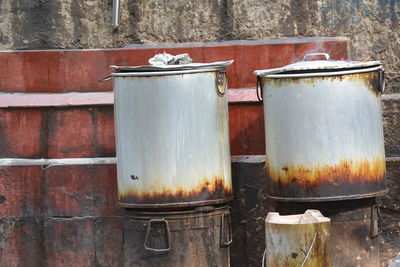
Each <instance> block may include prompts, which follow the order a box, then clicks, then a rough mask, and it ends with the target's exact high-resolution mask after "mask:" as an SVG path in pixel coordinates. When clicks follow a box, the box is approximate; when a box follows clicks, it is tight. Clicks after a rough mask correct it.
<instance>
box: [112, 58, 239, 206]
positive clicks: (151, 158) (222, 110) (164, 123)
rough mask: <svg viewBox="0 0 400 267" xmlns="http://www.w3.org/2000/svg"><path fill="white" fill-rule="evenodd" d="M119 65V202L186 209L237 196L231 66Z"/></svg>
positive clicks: (116, 86)
mask: <svg viewBox="0 0 400 267" xmlns="http://www.w3.org/2000/svg"><path fill="white" fill-rule="evenodd" d="M231 63H232V61H227V62H214V63H204V64H187V65H167V66H138V67H115V69H116V71H117V72H115V73H113V74H112V76H113V78H114V98H115V120H116V139H117V172H118V201H119V203H120V204H121V205H122V206H123V207H127V208H155V209H160V208H161V209H163V208H185V207H190V206H194V207H195V206H202V205H211V204H218V203H224V202H227V201H230V200H231V199H232V179H231V165H230V151H229V129H228V103H227V100H226V95H225V91H226V89H227V77H226V72H225V69H226V67H227V66H229V65H230V64H231Z"/></svg>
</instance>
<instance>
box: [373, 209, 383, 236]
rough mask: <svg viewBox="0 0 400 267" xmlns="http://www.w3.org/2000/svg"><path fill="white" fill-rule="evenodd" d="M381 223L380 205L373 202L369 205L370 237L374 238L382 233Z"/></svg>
mask: <svg viewBox="0 0 400 267" xmlns="http://www.w3.org/2000/svg"><path fill="white" fill-rule="evenodd" d="M375 211H376V212H375ZM375 214H376V216H375ZM381 225H382V220H381V206H380V205H379V204H375V205H373V206H372V207H371V233H370V235H371V238H375V237H377V236H379V235H380V234H381V233H382V226H381Z"/></svg>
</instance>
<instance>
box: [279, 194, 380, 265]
mask: <svg viewBox="0 0 400 267" xmlns="http://www.w3.org/2000/svg"><path fill="white" fill-rule="evenodd" d="M375 207H376V205H375V198H369V199H358V200H351V201H336V202H323V203H321V202H313V203H288V202H285V203H278V206H277V210H278V211H279V212H280V213H281V214H294V213H301V212H304V210H307V209H318V210H320V211H321V213H322V214H323V215H324V216H326V217H329V218H330V219H331V226H332V234H331V238H332V258H333V266H340V267H354V266H362V267H364V266H365V267H376V266H379V240H378V234H379V227H378V226H379V210H378V209H376V208H375Z"/></svg>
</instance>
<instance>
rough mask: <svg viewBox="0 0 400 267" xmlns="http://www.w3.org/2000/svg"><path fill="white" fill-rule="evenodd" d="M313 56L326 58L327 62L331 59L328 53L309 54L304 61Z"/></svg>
mask: <svg viewBox="0 0 400 267" xmlns="http://www.w3.org/2000/svg"><path fill="white" fill-rule="evenodd" d="M313 56H324V57H325V59H326V60H329V59H330V56H329V54H328V53H309V54H305V55H304V58H303V61H307V58H308V57H313Z"/></svg>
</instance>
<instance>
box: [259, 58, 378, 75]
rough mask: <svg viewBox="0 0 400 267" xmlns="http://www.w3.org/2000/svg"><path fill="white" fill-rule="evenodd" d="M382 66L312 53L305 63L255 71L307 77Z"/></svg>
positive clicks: (373, 62) (264, 73) (266, 73)
mask: <svg viewBox="0 0 400 267" xmlns="http://www.w3.org/2000/svg"><path fill="white" fill-rule="evenodd" d="M311 56H324V57H325V60H308V58H309V57H311ZM380 65H381V62H380V61H366V62H363V61H344V60H332V59H330V57H329V55H328V54H326V53H312V54H306V55H305V56H304V59H303V61H299V62H296V63H293V64H289V65H286V66H284V67H281V68H276V69H266V70H256V71H254V74H255V75H257V76H262V77H269V76H272V75H275V74H280V75H285V74H288V75H291V74H307V76H310V75H312V74H313V73H318V74H319V75H322V76H323V73H326V74H328V73H329V72H338V71H340V70H343V71H346V70H347V71H350V70H358V69H359V70H362V69H366V68H371V67H379V66H380Z"/></svg>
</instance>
